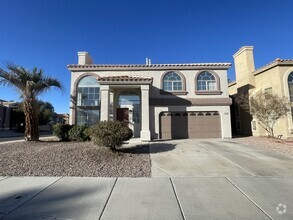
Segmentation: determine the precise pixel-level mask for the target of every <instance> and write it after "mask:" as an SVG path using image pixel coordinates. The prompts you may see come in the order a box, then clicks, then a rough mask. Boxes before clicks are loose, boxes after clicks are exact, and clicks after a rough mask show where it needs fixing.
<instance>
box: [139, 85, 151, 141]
mask: <svg viewBox="0 0 293 220" xmlns="http://www.w3.org/2000/svg"><path fill="white" fill-rule="evenodd" d="M149 90H150V86H149V85H141V131H140V139H141V140H142V141H150V140H151V132H150V105H149Z"/></svg>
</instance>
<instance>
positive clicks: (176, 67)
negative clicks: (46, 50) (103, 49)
mask: <svg viewBox="0 0 293 220" xmlns="http://www.w3.org/2000/svg"><path fill="white" fill-rule="evenodd" d="M230 67H231V64H230V63H227V64H207V65H198V66H197V65H186V66H180V65H172V66H163V65H162V66H95V65H91V66H81V65H79V66H73V65H68V66H67V68H68V70H70V71H72V72H76V71H130V70H132V71H133V70H146V71H147V70H203V69H205V70H209V69H213V70H228V69H229V68H230Z"/></svg>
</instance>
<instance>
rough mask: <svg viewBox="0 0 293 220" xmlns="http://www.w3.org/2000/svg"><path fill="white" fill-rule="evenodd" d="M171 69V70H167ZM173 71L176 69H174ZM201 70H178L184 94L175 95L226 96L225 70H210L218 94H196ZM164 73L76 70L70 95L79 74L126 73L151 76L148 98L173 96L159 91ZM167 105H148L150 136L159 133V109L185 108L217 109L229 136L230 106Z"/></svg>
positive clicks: (188, 96)
mask: <svg viewBox="0 0 293 220" xmlns="http://www.w3.org/2000/svg"><path fill="white" fill-rule="evenodd" d="M168 71H172V70H168ZM174 71H178V70H176V69H174ZM200 71H202V70H180V71H179V72H180V73H181V74H183V75H184V77H185V80H186V91H187V94H186V95H177V96H178V97H181V98H184V99H186V98H198V99H201V98H228V97H229V95H228V79H227V70H211V71H212V73H216V74H217V75H218V77H219V79H220V90H221V91H222V93H221V94H219V95H196V94H195V93H194V92H195V76H196V75H197V74H198V73H199V72H200ZM164 73H166V70H146V71H141V70H140V71H135V70H131V71H91V72H88V71H86V72H85V71H78V72H71V89H70V93H71V95H74V91H75V88H74V87H75V85H76V84H77V80H79V78H80V76H81V75H86V74H91V75H96V76H101V77H103V76H119V75H128V76H150V77H153V84H152V87H151V89H150V98H173V97H174V96H173V95H162V94H161V93H160V89H162V88H161V79H162V76H163V74H164ZM171 104H172V103H170V106H169V107H153V106H151V107H150V130H151V134H152V138H157V134H158V133H159V114H160V112H161V111H166V110H175V111H176V110H181V109H183V108H184V109H185V110H186V111H219V113H220V115H221V120H222V122H221V123H222V137H223V138H231V123H230V107H229V106H189V107H185V106H174V107H172V106H171ZM72 113H73V112H72V109H71V110H70V116H71V118H70V123H72V122H73V118H72V116H73V114H72Z"/></svg>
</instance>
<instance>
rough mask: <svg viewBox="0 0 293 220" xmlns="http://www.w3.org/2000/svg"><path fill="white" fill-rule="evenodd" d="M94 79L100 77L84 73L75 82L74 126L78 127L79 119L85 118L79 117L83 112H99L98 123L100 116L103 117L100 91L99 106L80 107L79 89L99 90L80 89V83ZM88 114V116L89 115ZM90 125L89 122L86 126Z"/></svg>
mask: <svg viewBox="0 0 293 220" xmlns="http://www.w3.org/2000/svg"><path fill="white" fill-rule="evenodd" d="M89 76H90V77H94V78H97V77H98V75H96V74H93V73H84V74H81V75H80V76H79V77H78V78H77V79H76V80H75V82H74V91H73V94H74V95H75V104H74V108H73V119H74V121H72V123H73V124H75V125H77V124H78V123H79V121H80V120H79V119H78V118H79V117H83V116H78V112H79V111H82V112H88V113H90V112H92V111H98V117H99V119H98V121H100V116H101V112H100V111H101V108H100V101H101V94H100V91H99V94H98V95H99V98H98V105H79V104H81V103H80V102H79V101H80V100H79V88H97V87H79V83H80V82H81V80H82V79H84V78H86V77H89ZM98 88H99V90H100V85H99V87H98ZM88 113H87V114H88ZM90 118H91V116H90V115H89V116H88V119H90ZM85 125H88V122H87V123H86V124H85Z"/></svg>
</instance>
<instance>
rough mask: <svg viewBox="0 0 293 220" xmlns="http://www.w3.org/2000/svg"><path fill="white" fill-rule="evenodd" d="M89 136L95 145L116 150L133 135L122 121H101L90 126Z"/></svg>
mask: <svg viewBox="0 0 293 220" xmlns="http://www.w3.org/2000/svg"><path fill="white" fill-rule="evenodd" d="M90 136H91V139H92V140H93V141H94V143H95V144H96V145H98V146H104V147H109V148H110V149H111V150H116V149H117V147H121V146H122V144H123V142H124V141H127V140H129V139H130V138H131V137H132V136H133V132H132V130H131V129H130V128H128V127H127V126H126V125H125V123H123V122H120V121H102V122H99V123H98V124H96V125H94V126H93V127H91V128H90Z"/></svg>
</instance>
